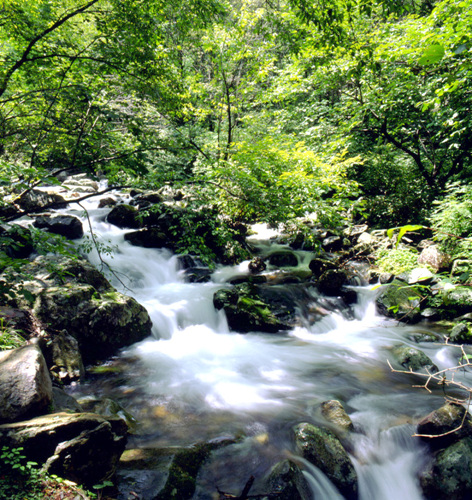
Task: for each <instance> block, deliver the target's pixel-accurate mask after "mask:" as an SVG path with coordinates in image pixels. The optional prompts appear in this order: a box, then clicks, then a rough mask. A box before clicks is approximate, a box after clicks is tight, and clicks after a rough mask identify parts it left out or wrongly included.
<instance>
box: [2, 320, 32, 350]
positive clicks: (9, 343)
mask: <svg viewBox="0 0 472 500" xmlns="http://www.w3.org/2000/svg"><path fill="white" fill-rule="evenodd" d="M25 344H26V340H25V339H24V338H23V336H22V335H21V332H19V331H18V330H16V329H14V328H11V327H10V326H9V325H8V321H7V320H6V319H5V318H3V317H0V351H4V350H6V349H16V348H17V347H21V346H23V345H25Z"/></svg>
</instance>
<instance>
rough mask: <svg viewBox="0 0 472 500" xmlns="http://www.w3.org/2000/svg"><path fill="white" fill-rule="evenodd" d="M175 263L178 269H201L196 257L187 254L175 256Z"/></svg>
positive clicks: (201, 265)
mask: <svg viewBox="0 0 472 500" xmlns="http://www.w3.org/2000/svg"><path fill="white" fill-rule="evenodd" d="M177 263H178V266H179V269H184V270H185V269H191V268H194V267H203V264H202V262H201V260H200V259H199V258H198V257H197V256H196V255H192V254H189V253H186V254H183V255H177Z"/></svg>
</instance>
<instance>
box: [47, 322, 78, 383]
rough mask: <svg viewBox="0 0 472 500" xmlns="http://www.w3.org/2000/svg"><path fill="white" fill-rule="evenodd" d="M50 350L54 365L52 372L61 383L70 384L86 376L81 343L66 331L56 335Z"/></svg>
mask: <svg viewBox="0 0 472 500" xmlns="http://www.w3.org/2000/svg"><path fill="white" fill-rule="evenodd" d="M49 349H50V351H51V356H52V365H53V366H52V367H51V372H53V373H54V375H55V376H56V378H57V379H58V380H59V381H60V382H63V383H70V382H73V381H76V380H80V379H81V378H82V377H83V376H84V375H85V369H84V364H83V362H82V356H81V354H80V349H79V343H78V342H77V339H75V338H74V337H72V336H71V335H69V334H68V333H67V331H66V330H63V331H62V332H59V333H58V334H57V335H54V337H53V338H52V341H51V346H50V348H49Z"/></svg>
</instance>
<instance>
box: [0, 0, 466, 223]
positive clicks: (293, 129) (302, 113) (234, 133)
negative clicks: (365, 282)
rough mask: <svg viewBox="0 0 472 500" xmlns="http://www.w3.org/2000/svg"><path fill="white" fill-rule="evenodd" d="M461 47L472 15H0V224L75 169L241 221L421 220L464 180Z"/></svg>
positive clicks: (448, 1)
mask: <svg viewBox="0 0 472 500" xmlns="http://www.w3.org/2000/svg"><path fill="white" fill-rule="evenodd" d="M470 33H472V1H471V0H443V1H438V2H435V1H423V0H408V1H406V0H405V1H403V0H402V1H391V0H384V1H382V0H337V1H335V2H326V1H325V0H317V1H315V2H312V1H310V2H308V1H305V0H291V1H272V0H243V1H241V0H221V1H218V0H192V1H189V2H185V3H183V2H180V1H177V0H170V1H163V0H148V1H136V0H90V1H88V2H87V1H79V0H61V1H59V0H37V1H35V2H29V1H27V0H6V1H4V2H3V3H2V8H1V11H0V39H1V45H0V46H1V49H0V50H1V55H0V57H1V66H0V136H1V141H0V184H1V186H2V191H3V201H2V203H3V209H2V210H3V212H2V213H4V216H3V217H4V219H8V217H7V216H6V215H5V214H7V213H8V210H7V209H8V207H9V206H11V205H12V204H13V205H15V204H16V203H17V201H18V200H19V199H21V196H24V193H26V192H28V191H29V190H31V189H32V188H33V187H35V186H38V185H40V184H45V183H51V182H53V181H54V178H55V176H56V175H57V173H58V172H59V171H70V172H76V171H82V172H86V173H88V174H89V175H91V176H96V177H106V178H107V179H108V180H109V183H110V185H116V186H123V185H126V186H137V187H139V186H141V187H146V188H153V189H154V188H155V189H157V188H159V187H162V186H164V185H167V184H171V185H172V186H174V187H178V186H186V187H187V188H188V189H189V190H191V192H192V197H191V199H192V202H193V203H195V206H202V205H207V206H211V207H213V208H214V209H215V210H217V211H218V212H219V213H220V214H221V215H222V216H225V217H231V218H233V219H237V220H241V221H244V222H251V221H266V222H271V223H274V224H277V223H285V224H287V223H289V222H290V223H292V222H293V221H296V220H297V219H300V218H303V217H304V216H307V215H309V214H311V215H310V216H314V217H315V218H316V219H317V220H318V221H319V222H320V223H322V224H324V225H326V226H329V225H336V224H339V223H340V222H341V221H342V220H346V219H349V220H351V221H354V222H355V221H359V220H362V218H367V220H368V221H370V223H371V224H372V225H374V226H375V225H377V226H383V227H387V226H393V225H399V224H404V223H408V222H420V223H421V222H423V221H424V220H426V219H427V217H428V216H429V215H430V210H431V206H432V203H433V201H434V200H437V199H440V198H441V197H442V196H444V195H445V193H446V189H447V187H448V183H451V182H458V183H459V185H460V184H461V183H462V184H467V183H468V182H469V179H470V176H471V174H472V172H471V168H472V164H471V154H470V153H471V149H472V133H471V132H472V130H471V128H472V123H471V120H472V118H471V116H472V115H471V106H470V103H471V90H470V89H471V88H472V85H471V76H472V65H471V55H472V42H471V40H470ZM23 212H24V211H23ZM23 212H20V213H23Z"/></svg>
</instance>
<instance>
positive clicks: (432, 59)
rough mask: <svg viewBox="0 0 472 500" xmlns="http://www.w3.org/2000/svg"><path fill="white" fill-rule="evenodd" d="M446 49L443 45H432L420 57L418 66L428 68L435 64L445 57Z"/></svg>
mask: <svg viewBox="0 0 472 500" xmlns="http://www.w3.org/2000/svg"><path fill="white" fill-rule="evenodd" d="M444 53H445V51H444V47H443V46H442V45H430V46H429V47H428V48H427V49H426V50H425V51H424V52H423V55H422V56H421V57H420V59H419V61H418V64H420V65H421V66H428V65H429V64H435V63H437V62H439V61H440V60H441V59H442V58H443V57H444Z"/></svg>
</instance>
